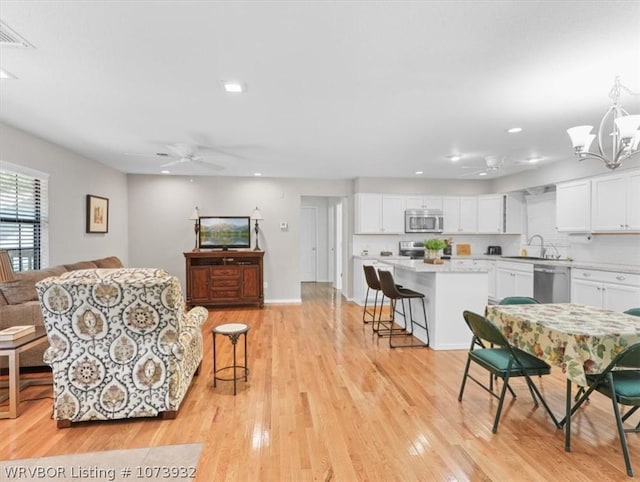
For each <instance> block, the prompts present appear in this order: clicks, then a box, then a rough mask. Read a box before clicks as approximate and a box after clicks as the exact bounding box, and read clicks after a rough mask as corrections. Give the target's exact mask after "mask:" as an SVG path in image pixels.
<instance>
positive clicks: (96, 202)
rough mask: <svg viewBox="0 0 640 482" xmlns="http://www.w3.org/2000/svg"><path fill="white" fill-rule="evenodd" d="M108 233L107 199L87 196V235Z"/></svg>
mask: <svg viewBox="0 0 640 482" xmlns="http://www.w3.org/2000/svg"><path fill="white" fill-rule="evenodd" d="M108 232H109V199H107V198H106V197H100V196H94V195H92V194H87V233H108Z"/></svg>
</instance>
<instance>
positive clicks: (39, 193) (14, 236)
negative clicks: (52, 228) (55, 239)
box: [0, 162, 49, 271]
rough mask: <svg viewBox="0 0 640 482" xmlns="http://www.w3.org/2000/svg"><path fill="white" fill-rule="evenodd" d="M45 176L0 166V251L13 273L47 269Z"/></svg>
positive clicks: (47, 211)
mask: <svg viewBox="0 0 640 482" xmlns="http://www.w3.org/2000/svg"><path fill="white" fill-rule="evenodd" d="M48 183H49V181H48V175H47V174H45V173H40V172H37V171H33V170H31V169H26V168H22V167H20V166H16V165H13V164H9V163H5V162H3V163H2V165H1V166H0V249H6V250H7V251H8V252H9V257H10V258H11V262H12V263H13V269H14V271H25V270H29V269H40V268H43V267H46V266H47V265H48V245H49V242H48V241H49V236H48V234H49V210H48Z"/></svg>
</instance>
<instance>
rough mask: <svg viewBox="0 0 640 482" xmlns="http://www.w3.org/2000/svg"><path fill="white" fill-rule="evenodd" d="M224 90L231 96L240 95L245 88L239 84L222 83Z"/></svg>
mask: <svg viewBox="0 0 640 482" xmlns="http://www.w3.org/2000/svg"><path fill="white" fill-rule="evenodd" d="M224 90H225V91H226V92H229V93H232V94H240V93H242V92H244V91H245V87H244V84H241V83H240V82H224Z"/></svg>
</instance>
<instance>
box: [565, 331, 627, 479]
mask: <svg viewBox="0 0 640 482" xmlns="http://www.w3.org/2000/svg"><path fill="white" fill-rule="evenodd" d="M638 370H640V343H636V344H635V345H631V346H630V347H628V348H627V349H625V350H624V351H622V352H621V353H620V354H618V356H616V357H615V358H614V359H613V361H612V362H611V363H610V364H609V366H608V367H607V368H606V369H605V370H604V371H603V372H602V373H598V374H597V375H587V384H588V387H589V388H588V389H587V390H586V391H585V393H584V394H583V395H582V397H580V400H578V402H577V403H576V404H575V405H574V407H573V408H572V409H571V415H573V413H574V412H575V411H576V410H577V409H578V408H580V405H582V404H583V403H584V402H585V401H586V400H587V399H588V398H589V395H590V394H591V392H593V391H594V390H595V391H598V392H600V393H602V394H603V395H605V396H606V397H609V398H610V399H611V402H612V405H613V413H614V415H615V419H616V425H617V427H618V436H619V437H620V446H621V447H622V455H623V457H624V463H625V466H626V469H627V475H628V476H629V477H633V468H632V467H631V459H630V458H629V448H628V446H627V436H626V434H627V433H629V432H634V433H638V432H640V424H638V425H636V426H635V427H633V428H625V427H624V422H625V421H626V420H627V419H628V418H629V417H630V416H631V415H633V414H634V413H635V412H636V410H638V408H640V371H638ZM618 404H620V405H627V406H631V407H633V408H632V409H631V410H629V411H628V412H627V413H625V414H624V416H621V415H620V407H618ZM570 437H571V434H570V433H569V434H568V435H567V438H569V440H568V443H570Z"/></svg>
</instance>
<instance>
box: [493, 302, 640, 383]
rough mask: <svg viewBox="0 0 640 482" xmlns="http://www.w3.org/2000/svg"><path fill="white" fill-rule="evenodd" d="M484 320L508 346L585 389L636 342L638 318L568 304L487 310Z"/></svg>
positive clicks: (639, 331) (639, 338) (639, 336)
mask: <svg viewBox="0 0 640 482" xmlns="http://www.w3.org/2000/svg"><path fill="white" fill-rule="evenodd" d="M486 316H487V318H488V319H489V320H491V321H492V322H493V323H494V324H495V325H496V326H498V327H499V328H500V329H501V330H502V332H503V333H504V334H505V335H506V337H507V339H508V340H509V342H511V344H513V345H514V346H516V347H518V348H520V349H521V350H523V351H526V352H527V353H531V354H532V355H534V356H536V357H538V358H540V359H542V360H545V361H546V362H547V363H549V364H551V365H554V366H557V367H560V368H562V372H563V373H564V374H565V375H566V376H567V378H569V379H570V380H571V381H573V382H575V383H578V384H579V385H581V386H585V385H587V380H586V377H585V374H587V373H589V374H592V373H600V372H602V371H603V370H604V369H605V368H606V367H607V366H608V365H609V363H611V361H612V360H613V358H614V357H615V356H616V355H617V354H618V353H620V351H622V350H623V349H625V348H626V347H628V346H629V345H633V344H635V343H639V342H640V317H638V316H632V315H626V314H624V313H618V312H615V311H609V310H603V309H600V308H596V307H594V306H586V305H578V304H571V303H557V304H529V305H489V306H487V310H486Z"/></svg>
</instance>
